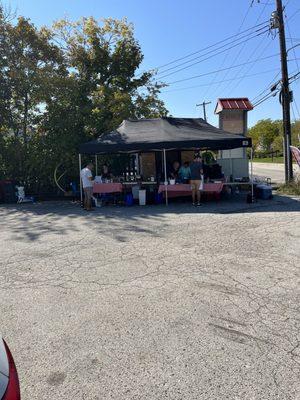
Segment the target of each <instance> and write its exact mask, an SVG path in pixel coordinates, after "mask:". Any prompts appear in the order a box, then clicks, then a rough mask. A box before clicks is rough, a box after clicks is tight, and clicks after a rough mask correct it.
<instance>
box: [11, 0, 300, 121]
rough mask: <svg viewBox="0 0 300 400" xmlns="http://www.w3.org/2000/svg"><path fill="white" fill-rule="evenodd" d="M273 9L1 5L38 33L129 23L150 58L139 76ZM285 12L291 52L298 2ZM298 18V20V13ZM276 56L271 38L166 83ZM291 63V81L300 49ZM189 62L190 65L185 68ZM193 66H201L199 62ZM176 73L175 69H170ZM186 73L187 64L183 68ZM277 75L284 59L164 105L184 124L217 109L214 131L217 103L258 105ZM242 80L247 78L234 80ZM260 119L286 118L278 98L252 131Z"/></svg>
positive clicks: (242, 70) (135, 2) (194, 86)
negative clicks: (70, 24)
mask: <svg viewBox="0 0 300 400" xmlns="http://www.w3.org/2000/svg"><path fill="white" fill-rule="evenodd" d="M275 3H276V2H275V0H261V2H260V4H258V2H257V0H255V1H254V3H253V6H252V7H250V4H251V0H227V1H225V0H214V1H207V0H187V1H185V2H183V1H182V0H148V1H143V0H59V1H58V0H52V1H44V0H11V1H8V0H5V1H4V4H6V5H10V6H11V7H12V8H13V9H14V8H16V9H17V12H18V14H20V15H24V16H26V17H28V18H30V19H31V20H32V21H33V22H34V23H35V24H36V25H37V26H41V25H51V24H52V22H53V21H54V20H57V19H60V18H62V17H65V16H67V17H69V18H70V19H73V20H75V19H78V18H80V17H81V16H90V15H92V16H94V17H95V18H99V19H100V18H105V17H113V18H122V17H127V18H128V21H130V22H132V23H133V24H134V27H135V36H136V38H137V39H138V41H139V42H140V45H141V48H142V51H143V53H144V56H145V58H144V61H143V65H142V69H149V68H153V67H157V66H160V65H164V64H166V63H169V62H170V61H173V60H175V59H177V58H181V57H183V56H185V55H187V54H189V53H192V52H196V51H198V50H201V49H203V48H205V47H207V46H209V45H212V44H214V43H216V42H219V41H221V40H223V39H225V38H227V37H229V36H232V35H235V34H237V33H238V32H241V31H244V30H245V29H247V28H250V27H252V26H254V25H257V24H259V23H262V22H264V21H267V20H269V17H270V14H271V12H272V11H273V10H274V8H275V7H274V4H275ZM284 4H286V17H287V21H288V28H289V29H287V32H286V36H287V37H288V38H290V37H292V38H294V41H293V44H291V40H290V39H288V41H287V47H288V48H289V47H292V45H296V44H297V43H300V23H299V21H300V2H299V0H284ZM298 10H299V12H297V11H298ZM232 40H235V39H232ZM235 43H237V42H235ZM221 50H223V49H221ZM221 50H219V51H221ZM207 51H209V50H207ZM278 52H279V45H278V37H275V38H273V37H272V35H268V34H267V33H265V34H264V35H261V36H258V37H256V38H253V39H251V40H249V41H248V42H246V43H245V45H239V46H236V47H235V48H233V49H231V50H230V51H228V52H224V53H222V54H219V55H218V56H216V57H213V58H210V59H209V60H207V61H204V62H201V63H198V64H196V65H194V66H193V67H191V68H187V69H185V70H182V71H179V72H178V73H176V74H172V75H170V76H168V77H165V78H164V81H165V82H174V81H177V80H181V79H186V78H190V77H192V76H195V75H201V74H207V73H210V72H212V71H216V70H219V69H225V68H228V67H232V66H235V65H239V64H242V63H246V62H249V61H253V60H256V59H260V58H265V57H268V56H272V55H274V54H277V53H278ZM199 54H200V53H199ZM199 54H196V55H195V56H194V57H196V56H198V55H199ZM202 54H203V52H202ZM211 54H212V53H210V54H209V55H211ZM289 57H290V58H295V57H296V58H299V60H298V61H291V62H289V72H290V75H292V73H295V72H296V71H297V70H299V69H300V68H299V67H300V46H299V47H297V48H296V49H295V54H294V52H293V51H290V52H289ZM186 60H188V59H184V60H182V61H181V62H185V61H186ZM195 61H199V59H197V60H195ZM297 63H298V65H297ZM174 65H175V64H171V65H169V66H168V67H165V69H167V68H170V67H173V66H174ZM186 65H188V64H184V65H183V66H186ZM279 68H280V60H279V56H275V57H271V58H267V59H266V60H262V61H256V62H254V63H251V64H247V65H244V66H241V67H238V68H232V69H229V70H225V71H223V72H220V73H218V74H210V75H206V76H202V77H199V78H195V79H190V80H187V81H184V82H180V83H173V84H171V85H170V86H169V87H168V88H165V89H163V90H162V94H161V98H162V99H163V100H164V101H165V103H166V106H167V108H168V110H169V111H170V113H171V114H172V115H174V116H181V117H197V116H202V109H200V108H197V107H196V104H197V103H201V102H202V101H203V100H206V101H211V102H212V104H210V105H208V106H207V114H208V120H209V122H210V123H212V124H215V125H217V123H218V120H217V118H216V116H215V115H214V113H213V111H214V106H215V103H216V100H217V98H218V97H240V96H242V97H249V98H250V99H253V98H255V96H257V95H258V94H259V93H260V92H262V91H263V90H264V89H266V88H267V86H268V85H269V84H270V83H271V81H272V80H273V79H274V78H275V76H276V74H278V73H279V71H280V69H279ZM163 70H164V69H161V74H160V76H163V73H162V72H163ZM170 72H174V69H173V70H169V71H167V72H165V75H166V74H167V73H170ZM249 75H250V76H249ZM245 76H246V77H245ZM239 77H244V78H243V79H236V78H239ZM278 78H279V75H278ZM278 78H277V79H278ZM299 82H300V79H299V80H298V81H297V82H295V83H294V84H293V85H292V89H293V90H294V96H295V100H296V104H295V103H294V105H293V108H294V111H295V114H296V115H297V108H296V105H298V109H299V108H300V84H299ZM205 85H206V86H205ZM299 111H300V110H299ZM299 117H300V116H299ZM262 118H273V119H274V118H281V107H280V105H279V103H278V98H277V97H276V98H271V99H270V100H268V101H266V102H264V103H263V104H261V105H260V106H258V107H257V108H255V109H254V110H253V111H251V112H250V113H249V125H253V124H254V123H255V122H256V121H257V120H259V119H262Z"/></svg>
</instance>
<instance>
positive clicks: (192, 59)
mask: <svg viewBox="0 0 300 400" xmlns="http://www.w3.org/2000/svg"><path fill="white" fill-rule="evenodd" d="M266 27H267V26H263V27H262V28H260V29H257V30H256V31H254V32H249V33H247V34H246V35H244V36H241V37H239V38H237V39H235V40H233V41H231V42H229V43H226V44H223V45H222V46H220V47H218V48H214V49H212V50H210V51H208V52H207V53H204V54H201V55H200V56H197V57H194V58H191V59H190V60H187V61H184V62H182V63H180V64H177V65H175V66H174V67H170V68H168V69H165V70H164V71H162V72H159V73H158V75H161V74H165V73H166V72H168V71H171V70H172V69H175V68H178V67H181V66H182V65H185V64H188V63H190V62H192V61H195V60H198V59H199V58H201V57H203V56H206V55H207V54H211V53H214V52H215V51H216V50H220V49H223V48H224V47H226V46H228V45H230V44H232V43H235V42H237V41H239V40H241V39H244V38H247V37H249V36H250V35H253V34H254V33H258V32H260V31H262V30H264V29H266ZM263 33H264V32H263ZM253 37H256V35H255V36H253ZM241 43H244V42H241ZM192 65H193V64H192Z"/></svg>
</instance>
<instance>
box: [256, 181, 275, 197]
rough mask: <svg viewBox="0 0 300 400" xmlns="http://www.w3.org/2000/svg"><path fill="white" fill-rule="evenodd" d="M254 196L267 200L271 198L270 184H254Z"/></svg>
mask: <svg viewBox="0 0 300 400" xmlns="http://www.w3.org/2000/svg"><path fill="white" fill-rule="evenodd" d="M256 197H257V198H258V199H263V200H269V199H272V197H273V195H272V186H270V185H263V184H262V185H257V186H256Z"/></svg>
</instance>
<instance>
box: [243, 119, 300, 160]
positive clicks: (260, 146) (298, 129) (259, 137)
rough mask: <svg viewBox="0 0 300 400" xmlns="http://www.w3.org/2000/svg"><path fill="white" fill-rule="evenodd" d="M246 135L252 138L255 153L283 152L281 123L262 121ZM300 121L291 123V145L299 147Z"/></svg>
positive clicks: (278, 121) (277, 121) (269, 120)
mask: <svg viewBox="0 0 300 400" xmlns="http://www.w3.org/2000/svg"><path fill="white" fill-rule="evenodd" d="M248 135H249V136H250V137H251V138H252V143H253V148H254V150H255V151H262V152H266V153H267V152H271V151H278V152H282V151H283V126H282V121H280V120H275V121H272V120H271V119H262V120H260V121H258V122H257V123H256V124H255V125H254V126H253V127H252V128H250V129H249V131H248ZM299 138H300V121H294V122H293V123H292V144H293V145H294V146H298V147H299V146H300V139H299Z"/></svg>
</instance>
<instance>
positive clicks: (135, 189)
mask: <svg viewBox="0 0 300 400" xmlns="http://www.w3.org/2000/svg"><path fill="white" fill-rule="evenodd" d="M139 190H140V187H139V186H138V185H135V186H132V189H131V191H132V196H133V198H134V200H138V199H139Z"/></svg>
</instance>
